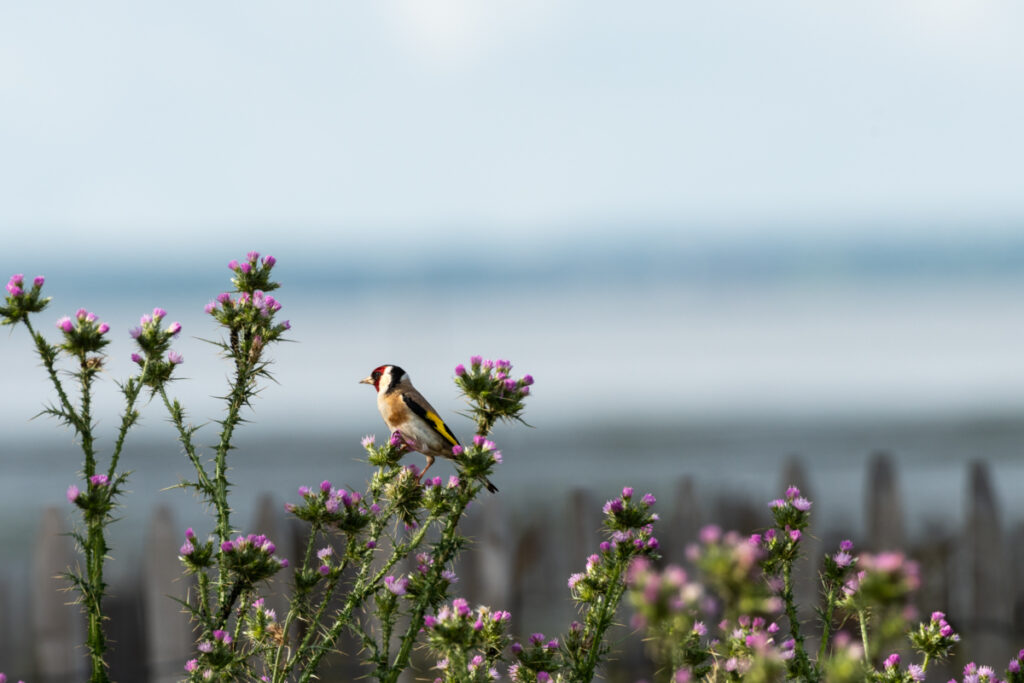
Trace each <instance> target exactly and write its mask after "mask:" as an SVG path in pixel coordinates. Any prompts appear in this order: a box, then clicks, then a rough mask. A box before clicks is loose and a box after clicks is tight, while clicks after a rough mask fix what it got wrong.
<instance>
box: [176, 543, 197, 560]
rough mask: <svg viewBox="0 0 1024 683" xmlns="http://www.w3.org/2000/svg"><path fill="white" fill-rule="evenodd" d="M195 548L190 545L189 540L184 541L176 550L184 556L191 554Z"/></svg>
mask: <svg viewBox="0 0 1024 683" xmlns="http://www.w3.org/2000/svg"><path fill="white" fill-rule="evenodd" d="M195 549H196V548H195V546H194V545H192V543H190V542H189V541H185V542H184V543H183V544H182V545H181V548H180V549H179V550H178V552H179V553H180V554H182V555H184V556H185V557H188V556H189V555H191V554H192V553H193V552H194V551H195Z"/></svg>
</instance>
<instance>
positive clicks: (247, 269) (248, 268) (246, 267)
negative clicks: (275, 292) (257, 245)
mask: <svg viewBox="0 0 1024 683" xmlns="http://www.w3.org/2000/svg"><path fill="white" fill-rule="evenodd" d="M238 269H239V270H240V271H242V273H243V274H245V275H248V274H249V273H250V272H252V266H251V265H250V264H248V263H243V264H242V265H240V266H238Z"/></svg>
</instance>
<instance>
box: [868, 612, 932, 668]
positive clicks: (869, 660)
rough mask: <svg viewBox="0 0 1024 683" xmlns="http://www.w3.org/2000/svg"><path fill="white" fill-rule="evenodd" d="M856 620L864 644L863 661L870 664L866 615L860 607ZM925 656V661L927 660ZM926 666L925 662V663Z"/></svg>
mask: <svg viewBox="0 0 1024 683" xmlns="http://www.w3.org/2000/svg"><path fill="white" fill-rule="evenodd" d="M857 621H859V622H860V641H861V643H862V644H863V645H864V662H865V663H866V664H867V665H868V666H870V665H871V651H870V650H869V649H868V615H867V611H866V610H865V609H864V608H863V607H861V608H860V609H858V610H857ZM927 661H928V660H927V657H926V658H925V662H927ZM925 666H927V664H925Z"/></svg>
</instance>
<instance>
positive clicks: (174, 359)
mask: <svg viewBox="0 0 1024 683" xmlns="http://www.w3.org/2000/svg"><path fill="white" fill-rule="evenodd" d="M167 362H168V363H170V364H171V365H181V364H182V363H184V362H185V359H184V357H182V355H181V354H180V353H178V352H177V351H168V352H167Z"/></svg>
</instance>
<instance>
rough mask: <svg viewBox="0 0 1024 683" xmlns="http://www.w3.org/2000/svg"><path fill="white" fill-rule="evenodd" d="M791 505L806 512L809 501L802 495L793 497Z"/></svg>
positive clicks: (809, 507)
mask: <svg viewBox="0 0 1024 683" xmlns="http://www.w3.org/2000/svg"><path fill="white" fill-rule="evenodd" d="M793 507H795V508H796V509H797V510H799V511H800V512H807V511H808V510H810V509H811V501H809V500H807V499H806V498H803V497H800V498H794V499H793Z"/></svg>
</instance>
